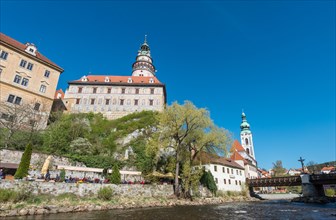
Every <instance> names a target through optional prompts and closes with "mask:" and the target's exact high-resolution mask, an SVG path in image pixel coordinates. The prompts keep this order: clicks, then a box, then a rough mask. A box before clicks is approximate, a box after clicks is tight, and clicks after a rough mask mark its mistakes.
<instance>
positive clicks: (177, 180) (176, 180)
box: [174, 158, 180, 197]
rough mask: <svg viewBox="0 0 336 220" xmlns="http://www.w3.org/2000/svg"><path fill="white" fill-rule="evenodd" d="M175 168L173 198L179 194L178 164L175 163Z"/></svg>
mask: <svg viewBox="0 0 336 220" xmlns="http://www.w3.org/2000/svg"><path fill="white" fill-rule="evenodd" d="M176 159H177V158H176ZM175 166H176V168H175V192H174V193H175V196H177V197H178V196H179V194H180V187H179V179H178V176H179V172H180V163H179V162H178V161H176V164H175Z"/></svg>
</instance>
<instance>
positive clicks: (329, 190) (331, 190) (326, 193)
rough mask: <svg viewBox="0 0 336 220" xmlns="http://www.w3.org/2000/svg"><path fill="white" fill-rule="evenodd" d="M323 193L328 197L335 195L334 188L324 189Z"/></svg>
mask: <svg viewBox="0 0 336 220" xmlns="http://www.w3.org/2000/svg"><path fill="white" fill-rule="evenodd" d="M325 195H326V196H329V197H335V196H336V190H335V189H331V188H330V189H326V190H325Z"/></svg>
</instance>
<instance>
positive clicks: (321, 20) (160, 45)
mask: <svg viewBox="0 0 336 220" xmlns="http://www.w3.org/2000/svg"><path fill="white" fill-rule="evenodd" d="M0 10H1V11H0V12H1V15H0V16H1V17H0V30H1V32H3V33H5V34H6V35H8V36H11V37H13V38H14V39H16V40H18V41H20V42H22V43H25V42H32V43H35V44H36V45H37V47H38V49H39V51H40V52H41V53H43V54H44V55H45V56H47V57H48V58H50V59H51V60H52V61H54V62H55V63H57V64H58V65H60V66H61V67H63V68H64V69H65V71H64V73H63V74H62V75H61V77H60V80H59V84H58V88H62V89H63V90H64V89H66V87H67V81H70V80H74V79H78V78H80V77H81V76H83V75H87V74H88V73H90V72H91V73H92V74H111V75H130V74H131V65H132V63H133V62H134V60H135V56H136V53H137V50H138V48H139V46H140V44H141V43H142V42H143V38H144V35H145V34H147V35H148V42H149V45H150V47H151V52H152V56H153V58H154V64H155V66H156V68H157V70H158V72H157V77H158V78H159V80H160V81H162V82H163V83H165V84H166V86H167V93H168V104H170V103H172V102H173V101H178V102H180V103H182V102H183V101H184V100H191V101H192V102H193V103H194V104H195V105H196V106H198V107H205V108H207V109H208V110H209V111H210V112H211V117H212V119H213V120H214V122H215V123H216V124H217V125H218V126H221V127H224V128H226V129H228V130H230V131H231V132H233V134H234V136H235V138H239V132H240V130H239V125H240V123H241V118H240V117H241V111H242V108H243V109H244V111H245V113H246V115H247V119H248V122H249V123H250V124H251V130H252V132H253V135H254V136H253V137H254V145H255V153H256V157H257V160H258V163H259V166H260V167H263V168H267V169H269V168H271V167H272V162H275V161H276V160H282V161H283V164H284V166H285V167H286V168H290V167H300V163H299V162H298V161H297V160H298V158H299V157H300V156H302V157H303V158H305V159H306V161H315V162H326V161H331V160H336V152H335V148H336V147H335V1H327V0H321V1H300V0H297V1H188V0H185V1H173V0H171V1H108V0H104V1H56V0H54V1H53V0H50V1H4V0H1V7H0Z"/></svg>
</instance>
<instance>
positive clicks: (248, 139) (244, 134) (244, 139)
mask: <svg viewBox="0 0 336 220" xmlns="http://www.w3.org/2000/svg"><path fill="white" fill-rule="evenodd" d="M241 117H242V123H241V124H240V140H241V144H242V146H243V147H244V149H245V151H246V153H247V154H248V156H249V157H252V158H253V159H254V160H255V155H254V146H253V139H252V132H251V130H250V124H249V123H248V122H247V119H246V115H245V113H244V112H242V116H241Z"/></svg>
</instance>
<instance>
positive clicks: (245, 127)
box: [240, 111, 251, 132]
mask: <svg viewBox="0 0 336 220" xmlns="http://www.w3.org/2000/svg"><path fill="white" fill-rule="evenodd" d="M240 130H241V132H243V131H247V132H251V131H250V124H249V123H247V119H246V115H245V113H244V111H243V112H242V123H241V124H240Z"/></svg>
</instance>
